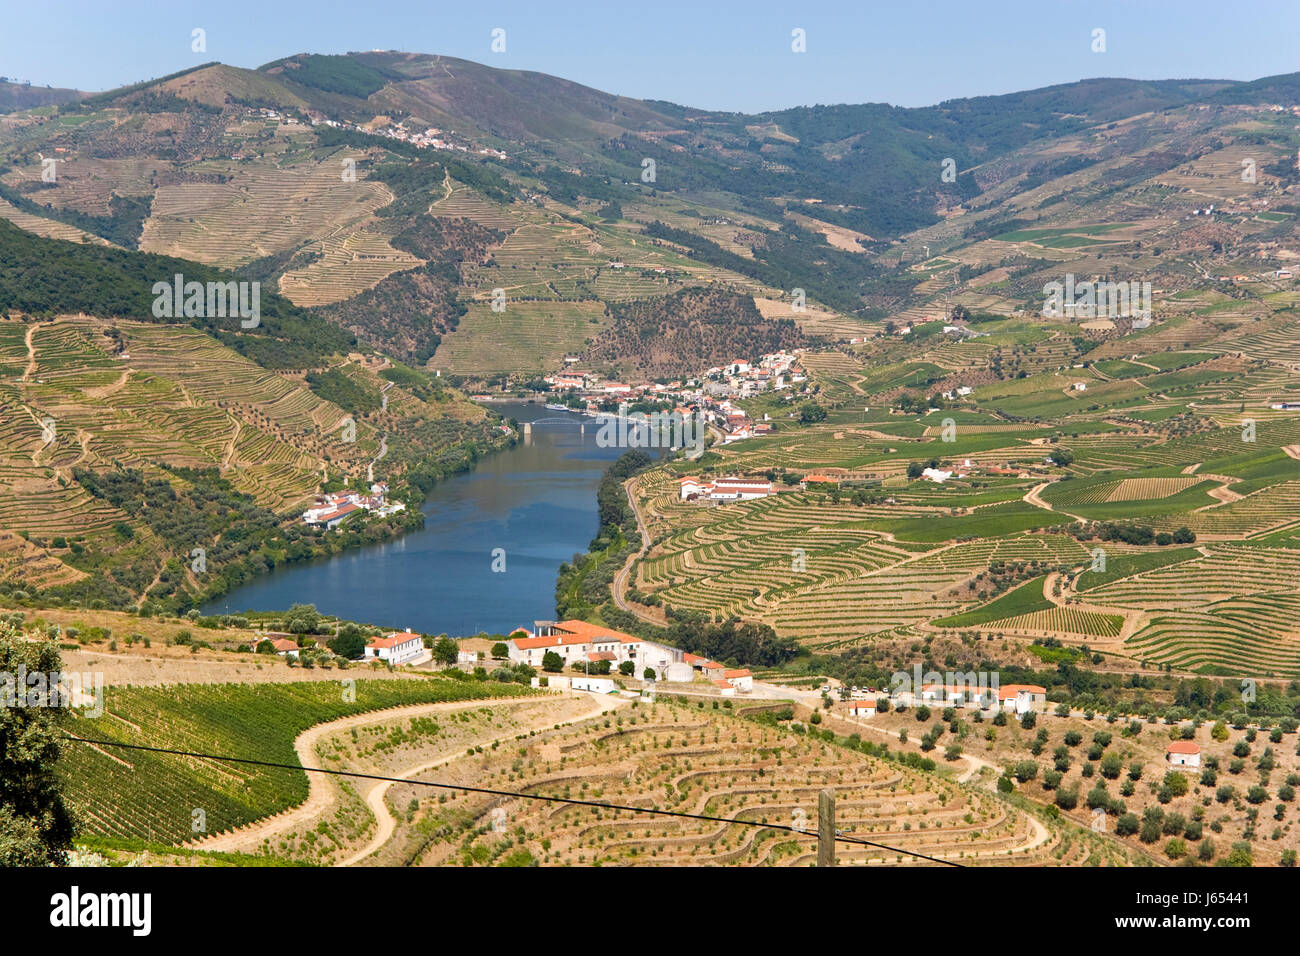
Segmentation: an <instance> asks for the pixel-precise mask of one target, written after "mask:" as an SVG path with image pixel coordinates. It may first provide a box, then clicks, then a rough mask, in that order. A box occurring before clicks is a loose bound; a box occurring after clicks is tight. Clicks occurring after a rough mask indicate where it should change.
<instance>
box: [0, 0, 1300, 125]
mask: <svg viewBox="0 0 1300 956" xmlns="http://www.w3.org/2000/svg"><path fill="white" fill-rule="evenodd" d="M196 28H197V29H201V30H203V31H204V35H205V40H206V51H197V52H196V51H195V50H193V49H192V46H193V45H194V41H193V39H192V37H193V31H194V30H195V29H196ZM498 28H499V29H501V30H504V31H505V49H504V51H503V52H493V50H492V33H493V31H494V30H496V29H498ZM795 30H802V31H803V36H804V45H805V50H804V52H799V53H796V52H795V51H794V50H793V48H792V47H793V45H794V44H795V40H794V39H793V31H795ZM1097 30H1103V31H1105V33H1104V47H1105V48H1104V52H1102V51H1094V49H1093V47H1094V46H1096V45H1097V43H1096V41H1095V39H1094V31H1097ZM1298 37H1300V0H1249V2H1246V3H1232V2H1228V0H965V2H950V0H899V2H893V0H891V2H879V0H853V2H836V3H826V2H817V0H797V2H791V0H787V2H774V0H746V2H743V3H742V2H733V0H713V2H710V0H693V2H684V0H603V2H599V3H597V2H588V0H571V2H569V0H529V2H510V3H490V2H466V0H459V2H456V3H446V2H442V0H422V2H418V3H412V2H405V0H393V2H387V3H382V2H379V3H377V2H373V0H372V2H361V0H350V2H340V0H313V2H310V3H307V2H298V0H283V2H281V0H257V2H250V0H221V2H205V0H170V2H169V0H162V2H159V0H152V2H137V0H109V2H105V0H42V2H39V3H19V2H17V0H5V3H4V10H3V13H0V75H6V76H9V77H10V78H17V79H19V80H30V81H31V82H32V83H33V84H36V85H41V86H44V85H46V84H49V85H52V86H65V87H76V88H78V89H82V90H91V91H98V90H104V89H109V88H112V87H116V86H122V85H125V84H128V83H135V82H139V81H141V80H146V79H152V78H154V77H159V76H164V75H166V74H168V73H173V72H175V71H177V70H181V69H185V68H186V67H189V66H194V65H196V64H198V63H203V62H207V61H210V60H219V61H221V62H223V63H228V64H231V65H234V66H241V67H250V68H252V67H257V66H260V65H262V64H263V63H267V62H269V61H271V60H276V59H279V58H281V57H284V56H288V55H290V54H293V53H302V52H311V53H345V52H347V51H349V50H370V49H397V50H407V51H412V52H418V53H441V54H444V55H449V56H455V57H462V58H464V59H469V60H475V61H477V62H480V63H486V64H488V65H489V66H497V67H502V68H508V69H522V70H537V71H540V72H544V73H550V74H553V75H556V76H561V77H564V78H566V79H570V80H575V81H577V82H579V83H583V84H586V85H588V86H593V87H596V88H597V89H600V90H604V91H606V92H609V93H617V94H623V95H626V96H634V97H639V98H645V99H662V100H670V101H672V102H675V103H680V104H683V105H686V106H694V107H699V108H702V109H717V110H734V111H742V112H762V111H765V110H774V109H784V108H787V107H791V106H806V105H811V104H815V103H824V104H828V103H865V102H886V103H892V104H895V105H898V106H926V105H930V104H933V103H938V102H941V101H943V100H946V99H954V98H957V97H965V96H978V95H983V94H997V93H1009V92H1014V91H1017V90H1026V89H1033V88H1036V87H1041V86H1050V85H1052V84H1055V83H1068V82H1073V81H1075V80H1079V79H1083V78H1086V77H1098V76H1108V77H1117V76H1122V77H1132V78H1137V79H1171V78H1180V79H1181V78H1197V79H1207V78H1208V79H1233V80H1249V79H1257V78H1259V77H1261V76H1270V75H1274V74H1278V73H1291V72H1295V71H1298V70H1300V42H1298V41H1297V38H1298Z"/></svg>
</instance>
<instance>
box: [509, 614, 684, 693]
mask: <svg viewBox="0 0 1300 956" xmlns="http://www.w3.org/2000/svg"><path fill="white" fill-rule="evenodd" d="M534 627H535V628H536V633H535V634H529V633H528V632H527V631H522V629H521V631H516V632H515V634H516V635H522V636H511V637H510V639H509V640H507V641H506V646H507V647H508V648H509V649H510V652H509V653H510V660H512V661H515V662H516V663H523V664H528V665H529V666H530V667H537V668H540V667H541V666H542V662H543V661H544V660H545V658H546V655H547V653H550V652H554V653H556V654H559V655H560V659H561V660H562V661H563V662H564V666H565V667H566V668H568V667H571V666H572V665H573V664H575V663H581V662H586V661H599V660H607V661H609V662H610V668H611V670H613V671H617V670H618V669H619V665H620V664H622V663H624V662H625V661H630V662H631V663H632V675H633V676H634V677H637V678H639V677H641V675H642V674H644V673H645V671H646V668H650V669H651V670H653V671H654V672H655V675H656V676H659V677H665V678H667V679H668V680H675V679H677V678H680V677H682V676H683V674H684V672H683V671H681V669H680V668H679V669H673V668H672V667H671V665H673V664H675V663H679V662H681V661H682V659H683V654H682V651H681V650H679V649H678V648H675V647H669V646H667V645H666V644H660V643H658V642H656V641H646V640H642V639H641V638H639V637H633V636H632V635H631V634H623V633H621V632H619V631H615V630H611V629H610V628H607V627H598V626H596V625H595V624H589V623H587V622H586V621H578V620H572V621H559V622H558V623H557V622H554V621H539V622H537V623H536V624H535V625H534ZM685 679H686V680H689V679H690V677H689V676H685Z"/></svg>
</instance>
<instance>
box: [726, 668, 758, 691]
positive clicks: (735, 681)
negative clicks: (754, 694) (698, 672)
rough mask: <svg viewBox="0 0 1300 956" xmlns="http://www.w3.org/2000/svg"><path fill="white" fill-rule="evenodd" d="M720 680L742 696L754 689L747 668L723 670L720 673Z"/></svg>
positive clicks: (751, 675)
mask: <svg viewBox="0 0 1300 956" xmlns="http://www.w3.org/2000/svg"><path fill="white" fill-rule="evenodd" d="M722 679H723V680H725V681H726V682H727V683H728V684H730V685H731V686H732V687H734V688H736V690H738V691H740V692H741V693H742V694H744V693H748V692H749V691H751V690H753V689H754V675H753V674H751V673H750V672H749V668H747V667H740V668H733V669H730V670H725V671H723V672H722Z"/></svg>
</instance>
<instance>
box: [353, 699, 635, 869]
mask: <svg viewBox="0 0 1300 956" xmlns="http://www.w3.org/2000/svg"><path fill="white" fill-rule="evenodd" d="M591 697H592V700H591V704H592V706H591V707H589V708H588V709H587V710H586V711H585V712H584V713H581V714H578V715H576V716H573V717H570V718H569V719H568V720H566V721H562V723H563V724H573V723H577V722H579V721H583V720H589V719H591V718H592V717H599V716H600V715H601V714H603V713H606V712H608V711H611V710H614V709H616V708H618V707H621V706H624V705H626V704H627V703H628V700H627V699H626V698H622V697H610V696H597V695H594V694H593V695H591ZM543 718H545V719H543ZM554 725H555V716H554V715H553V714H549V715H541V716H540V717H539V719H537V720H535V721H533V722H532V724H529V725H524V726H520V727H511V728H510V729H509V730H508V731H504V732H502V733H501V734H499V735H498V736H497V737H494V738H492V740H513V739H515V738H516V737H518V736H519V734H520V733H527V732H528V731H529V730H546V729H549V728H551V727H553V726H554ZM490 743H491V741H490V740H484V741H483V746H484V747H487V746H489V745H490ZM463 756H465V754H464V753H463V752H462V751H459V750H458V751H456V752H455V753H450V754H447V755H445V756H442V757H439V758H438V759H437V760H429V761H425V762H424V763H420V764H416V765H415V766H414V767H408V768H406V769H405V770H403V771H402V772H401V773H397V774H392V776H395V777H400V778H401V779H403V780H410V779H411V778H412V777H415V776H417V775H418V774H421V773H424V772H425V771H426V770H432V769H433V768H434V767H440V766H442V765H443V764H445V763H451V762H452V761H453V760H459V759H460V758H461V757H463ZM392 785H393V784H392V782H390V781H387V780H383V781H380V782H378V783H376V784H375V785H374V786H373V787H371V788H370V792H369V793H368V794H366V805H367V806H368V807H370V812H371V813H373V814H374V816H375V819H376V820H377V821H378V823H379V826H378V828H377V829H376V830H375V835H374V836H372V837H371V838H370V841H369V842H368V843H367V844H366V845H365V846H364V847H362V848H361V849H360V850H358V851H357V852H356V853H353V854H352V855H351V856H349V857H348V858H347V859H345V860H343V861H341V862H340V863H338V864H336V865H338V866H355V865H356V864H357V863H360V862H361V861H362V860H364V859H365V858H366V857H368V856H370V855H371V854H372V853H374V852H375V851H376V850H378V849H379V848H380V847H382V846H383V845H384V844H385V843H387V842H388V841H389V839H390V838H391V837H392V835H393V830H394V829H395V828H396V821H395V820H394V819H393V815H392V813H391V812H389V809H388V804H387V803H386V802H385V801H384V797H385V796H386V795H387V794H388V790H389V788H390V787H392Z"/></svg>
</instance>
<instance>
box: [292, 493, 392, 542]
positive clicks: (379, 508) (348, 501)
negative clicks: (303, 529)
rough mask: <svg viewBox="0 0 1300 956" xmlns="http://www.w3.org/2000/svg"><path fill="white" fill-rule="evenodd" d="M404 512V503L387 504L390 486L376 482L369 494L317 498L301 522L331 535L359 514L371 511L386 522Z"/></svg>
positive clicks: (343, 494)
mask: <svg viewBox="0 0 1300 956" xmlns="http://www.w3.org/2000/svg"><path fill="white" fill-rule="evenodd" d="M405 510H406V505H404V504H403V503H402V502H400V501H393V502H390V501H388V485H387V484H385V483H384V482H382V481H377V482H375V483H374V484H372V485H371V486H370V494H365V493H363V492H360V491H336V492H333V493H330V494H322V495H317V496H316V503H315V504H314V505H312V506H311V507H310V508H308V509H307V510H306V511H304V512H303V513H302V520H303V523H305V524H308V525H311V526H312V527H316V528H324V529H325V530H326V531H329V530H332V529H334V528H337V527H338V526H339V525H340V524H342V523H343V522H344V521H345V520H346V519H347V518H349V517H351V516H352V515H354V514H356V513H357V512H360V511H368V512H370V513H371V514H374V515H377V516H379V517H381V518H383V517H386V516H388V515H391V514H395V513H397V512H399V511H405Z"/></svg>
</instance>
